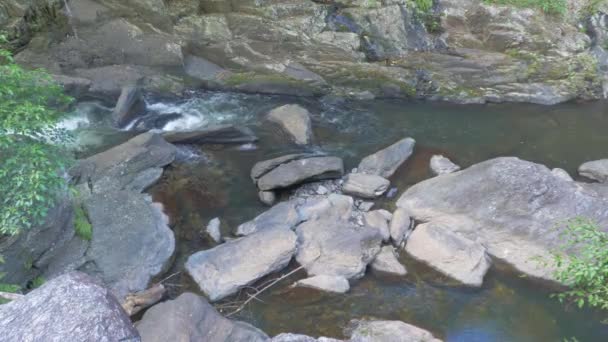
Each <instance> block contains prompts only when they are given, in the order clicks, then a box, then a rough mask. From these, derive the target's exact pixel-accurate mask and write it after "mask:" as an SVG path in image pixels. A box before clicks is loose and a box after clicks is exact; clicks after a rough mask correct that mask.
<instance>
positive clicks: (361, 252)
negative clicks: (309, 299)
mask: <svg viewBox="0 0 608 342" xmlns="http://www.w3.org/2000/svg"><path fill="white" fill-rule="evenodd" d="M296 232H297V234H298V251H297V254H296V260H297V261H298V263H299V264H300V265H302V266H304V268H305V269H306V272H307V273H308V275H311V276H315V275H331V276H341V277H344V278H346V279H356V278H360V277H362V276H363V274H364V273H365V268H366V267H367V265H368V264H369V263H370V262H371V261H372V260H373V259H374V257H375V256H376V254H378V252H380V243H381V241H382V237H381V236H380V233H379V232H378V230H377V229H374V228H368V227H358V226H356V225H354V224H352V223H350V222H348V221H341V220H336V219H333V218H330V219H320V220H313V221H307V222H304V223H302V224H300V225H299V226H298V227H297V228H296Z"/></svg>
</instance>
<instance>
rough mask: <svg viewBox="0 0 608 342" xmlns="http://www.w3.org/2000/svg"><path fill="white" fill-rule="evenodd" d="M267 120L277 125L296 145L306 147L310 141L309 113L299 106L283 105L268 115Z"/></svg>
mask: <svg viewBox="0 0 608 342" xmlns="http://www.w3.org/2000/svg"><path fill="white" fill-rule="evenodd" d="M267 117H268V120H270V121H272V122H274V123H276V124H278V125H280V126H281V128H282V129H283V130H284V131H285V132H287V133H288V134H289V135H290V136H291V138H292V139H293V140H294V141H295V142H296V144H298V145H308V144H310V142H311V140H312V124H311V121H310V113H309V112H308V110H306V108H303V107H301V106H299V105H284V106H281V107H278V108H275V109H273V110H272V111H270V113H268V116H267Z"/></svg>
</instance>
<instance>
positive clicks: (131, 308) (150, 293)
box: [122, 283, 166, 316]
mask: <svg viewBox="0 0 608 342" xmlns="http://www.w3.org/2000/svg"><path fill="white" fill-rule="evenodd" d="M165 291H166V290H165V286H163V284H160V283H158V284H155V285H154V286H152V287H151V288H149V289H147V290H145V291H141V292H137V293H131V294H128V295H127V296H126V298H125V301H124V302H123V303H122V308H123V309H124V310H125V312H126V313H127V314H128V315H129V316H133V315H135V314H136V313H138V312H140V311H141V310H143V309H145V308H148V307H150V306H152V305H154V304H156V303H158V302H160V300H161V299H162V298H163V295H164V294H165Z"/></svg>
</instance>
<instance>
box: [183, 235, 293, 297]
mask: <svg viewBox="0 0 608 342" xmlns="http://www.w3.org/2000/svg"><path fill="white" fill-rule="evenodd" d="M295 250H296V235H295V234H294V233H293V232H292V231H291V230H284V229H267V230H262V231H259V232H257V233H255V234H251V235H248V236H246V237H243V238H240V239H236V240H233V241H229V242H226V243H224V244H222V245H219V246H217V247H215V248H212V249H209V250H205V251H201V252H198V253H195V254H193V255H191V256H190V257H189V258H188V261H187V262H186V270H187V271H188V274H190V276H192V278H193V279H194V281H196V283H197V284H198V285H199V287H200V288H201V290H202V291H203V292H204V293H205V294H206V295H207V296H208V297H209V299H210V300H211V301H217V300H220V299H222V298H224V297H226V296H229V295H231V294H234V293H236V292H237V291H238V290H240V289H241V288H242V287H244V286H246V285H249V284H251V283H253V282H255V281H256V280H258V279H260V278H261V277H263V276H265V275H267V274H270V273H272V272H276V271H279V270H281V269H282V268H284V267H285V266H287V264H289V261H290V260H291V257H292V256H293V254H294V252H295Z"/></svg>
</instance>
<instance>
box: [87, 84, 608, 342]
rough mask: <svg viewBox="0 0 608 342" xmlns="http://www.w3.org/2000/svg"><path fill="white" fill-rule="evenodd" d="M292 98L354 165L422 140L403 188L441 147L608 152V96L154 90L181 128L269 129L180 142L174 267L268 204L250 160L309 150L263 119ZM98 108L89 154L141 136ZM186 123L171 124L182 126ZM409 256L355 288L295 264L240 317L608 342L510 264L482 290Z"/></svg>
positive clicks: (269, 326) (565, 164)
mask: <svg viewBox="0 0 608 342" xmlns="http://www.w3.org/2000/svg"><path fill="white" fill-rule="evenodd" d="M294 102H295V103H300V104H302V105H305V106H306V107H307V108H308V109H309V110H310V111H311V113H312V114H313V127H314V130H315V135H316V136H315V141H316V143H317V145H316V146H313V147H311V148H310V149H312V150H318V151H325V152H329V153H332V154H335V155H337V156H341V157H343V158H344V160H345V164H346V167H347V169H350V168H352V167H354V166H356V164H357V163H358V161H359V160H360V159H361V158H362V157H364V156H365V155H367V154H369V153H372V152H374V151H376V150H378V149H380V148H383V147H385V146H387V145H389V144H391V143H393V142H394V141H396V140H398V139H401V138H402V137H406V136H411V137H413V138H415V139H416V140H417V146H416V150H415V153H414V155H413V156H412V158H410V160H409V161H408V162H407V165H405V167H403V168H401V169H400V170H399V171H398V172H397V174H396V175H395V176H394V177H393V179H392V184H393V185H394V186H397V187H398V188H399V193H401V192H403V191H404V190H405V189H407V187H408V186H410V185H411V184H414V183H416V182H419V181H421V180H423V179H425V178H427V177H429V176H430V175H429V171H428V161H429V158H430V156H431V155H433V154H436V153H442V154H444V155H446V156H448V157H450V158H452V160H454V161H455V162H457V163H459V164H460V165H462V166H465V167H466V166H469V165H471V164H473V163H476V162H480V161H483V160H486V159H489V158H493V157H497V156H506V155H509V156H518V157H520V158H523V159H527V160H531V161H536V162H540V163H543V164H545V165H547V166H549V167H551V168H552V167H562V168H565V169H566V170H568V171H569V172H570V173H571V174H572V175H575V171H576V168H577V167H578V165H580V164H581V163H582V162H584V161H587V160H593V159H599V158H606V157H608V149H607V148H606V146H608V134H606V132H608V104H606V103H601V102H596V103H586V104H565V105H560V106H555V107H543V106H534V105H483V106H457V105H450V104H442V103H407V102H400V101H368V102H346V103H339V104H333V105H332V104H329V103H328V102H320V101H315V100H302V99H293V98H281V97H269V96H248V95H236V94H221V93H204V94H198V95H196V96H195V98H191V99H185V100H179V101H171V102H167V101H156V102H155V101H154V100H149V104H150V105H151V108H152V109H153V110H154V111H156V112H157V113H175V112H180V113H185V114H184V115H183V116H184V118H187V120H185V121H182V122H181V123H179V128H188V127H192V128H194V127H193V126H200V125H210V124H217V123H237V124H243V125H248V126H249V127H251V128H253V129H254V131H255V132H256V134H258V136H259V137H260V142H259V143H258V144H256V145H255V146H246V147H239V146H229V147H222V146H205V147H203V148H198V147H190V148H188V149H185V148H184V149H181V150H180V151H181V152H180V153H184V154H186V155H189V156H190V158H184V159H183V160H185V161H184V162H182V163H178V164H176V165H173V166H171V167H170V168H169V169H168V171H167V172H166V173H165V175H164V176H163V179H162V180H161V181H160V182H159V184H158V185H156V186H155V187H154V188H153V189H152V193H153V195H154V197H155V198H156V199H157V200H159V201H161V202H163V203H164V205H165V207H166V210H167V211H168V213H169V215H170V216H171V220H172V227H173V229H174V231H175V234H176V238H177V240H178V246H177V254H176V258H175V262H174V265H173V267H172V269H171V270H169V272H168V273H167V274H171V273H173V272H175V271H179V270H181V269H182V266H183V263H184V261H185V259H186V258H187V257H188V256H189V255H191V254H192V253H194V252H196V251H198V250H201V249H205V248H209V247H211V245H210V242H209V241H207V240H206V238H205V237H204V235H203V234H202V231H203V230H204V227H205V226H206V224H207V222H208V221H209V220H210V219H211V218H213V217H220V218H221V220H222V230H223V231H224V233H225V234H229V233H230V231H231V229H233V228H235V227H236V226H237V225H238V224H240V223H242V222H244V221H246V220H249V219H251V218H253V217H254V216H255V215H257V214H259V213H260V212H262V211H263V210H265V208H264V207H263V206H262V205H261V204H259V203H258V201H257V196H256V191H255V187H254V186H253V184H252V183H251V181H250V179H249V171H250V169H251V167H252V166H253V164H254V163H255V162H257V161H259V160H264V159H269V158H272V157H275V156H279V155H282V154H285V153H291V152H295V151H300V150H301V149H302V148H301V147H297V146H294V145H291V144H289V143H288V142H287V140H286V138H285V136H284V135H283V134H282V133H281V132H280V131H278V130H277V129H276V128H275V127H274V126H272V125H269V124H267V123H264V122H263V120H262V119H261V118H262V117H263V115H264V114H265V113H267V112H268V110H270V109H272V108H274V107H276V106H278V105H280V104H285V103H294ZM82 112H83V111H80V112H79V113H82ZM106 114H107V113H106ZM88 117H92V119H91V120H89V125H90V126H89V128H88V129H85V130H83V132H87V133H86V134H85V136H86V137H88V139H89V140H88V141H95V142H96V143H92V144H89V145H88V146H89V147H88V151H87V152H85V155H86V154H88V153H91V152H92V151H96V150H99V149H101V148H102V147H101V146H104V148H105V147H107V146H108V145H112V144H116V143H118V142H120V141H123V140H124V139H126V138H128V137H129V136H131V133H127V132H116V131H115V130H110V129H107V128H104V127H107V123H106V122H105V121H104V119H103V118H104V117H105V118H107V115H105V116H104V115H100V114H99V113H97V114H89V116H88ZM96 117H97V119H95V118H96ZM176 127H178V125H177V123H173V127H172V128H176ZM167 128H169V127H165V129H167ZM193 154H195V155H196V156H195V157H192V156H193ZM393 201H394V200H388V199H384V200H381V201H378V207H384V208H387V209H392V207H393V206H394V203H393ZM403 261H404V262H405V263H406V264H407V265H408V269H409V271H410V274H409V275H408V276H407V277H405V278H386V277H383V276H380V275H375V274H373V273H369V274H367V275H366V276H365V277H364V278H363V279H361V280H358V281H355V282H353V284H352V289H351V291H350V292H349V293H348V294H346V295H327V294H321V293H318V292H314V291H310V290H302V289H291V288H289V286H288V285H289V284H290V283H291V282H292V281H294V280H297V279H299V278H301V277H303V276H304V275H303V274H296V275H294V276H293V277H292V278H290V280H289V281H287V282H285V284H282V285H279V286H276V287H274V288H273V289H272V291H269V292H267V293H265V294H264V295H263V296H261V298H260V299H262V300H263V301H264V303H253V304H252V305H250V306H249V307H248V308H247V310H245V311H243V312H242V313H240V314H239V319H243V320H246V321H249V322H251V323H253V324H254V325H256V326H258V327H260V328H261V329H263V330H265V331H266V332H267V333H269V334H277V333H280V332H298V333H306V334H309V335H315V336H317V335H326V336H332V337H341V336H342V334H343V329H344V328H345V326H346V325H347V323H348V321H349V320H350V319H353V318H361V317H375V318H379V319H398V320H403V321H406V322H409V323H412V324H416V325H419V326H421V327H424V328H426V329H429V330H431V331H432V332H434V333H435V334H436V335H437V336H439V337H441V338H443V339H445V340H446V341H561V340H563V339H564V338H571V337H576V338H577V339H578V340H579V341H605V340H608V326H607V325H602V324H601V323H600V321H601V320H602V319H603V318H605V316H602V315H600V314H598V313H592V312H584V311H579V310H577V309H574V308H564V307H563V306H561V305H560V304H559V303H556V302H555V301H554V300H552V299H550V298H548V297H549V294H550V290H548V289H544V288H542V287H541V286H539V284H535V283H533V282H532V281H529V280H526V279H520V278H519V277H518V275H516V274H510V273H509V271H508V270H502V271H497V270H493V271H492V272H491V273H490V274H489V275H488V276H487V278H486V281H485V284H484V286H483V288H482V289H478V290H472V289H463V288H460V287H455V286H451V285H449V282H448V281H446V279H442V277H440V276H438V275H437V274H436V273H435V272H433V271H432V270H429V269H428V268H426V267H424V266H422V265H419V264H417V263H415V262H412V261H410V260H406V259H405V258H404V260H403ZM173 281H174V285H175V286H174V287H172V295H177V294H179V293H181V292H183V291H194V292H198V289H197V287H196V285H195V284H193V283H192V281H191V280H190V279H189V277H188V276H187V275H185V274H181V275H180V276H179V279H175V278H174V280H173ZM232 300H233V299H232Z"/></svg>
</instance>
